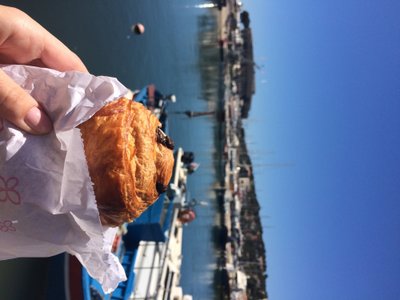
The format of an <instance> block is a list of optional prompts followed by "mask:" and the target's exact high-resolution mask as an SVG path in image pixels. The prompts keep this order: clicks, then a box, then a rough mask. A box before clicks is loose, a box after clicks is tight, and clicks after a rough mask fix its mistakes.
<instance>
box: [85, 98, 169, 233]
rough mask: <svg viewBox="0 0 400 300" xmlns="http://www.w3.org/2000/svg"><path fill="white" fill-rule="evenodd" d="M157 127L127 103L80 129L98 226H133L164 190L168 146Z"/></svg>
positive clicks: (134, 104)
mask: <svg viewBox="0 0 400 300" xmlns="http://www.w3.org/2000/svg"><path fill="white" fill-rule="evenodd" d="M160 127H161V123H160V122H159V120H158V119H157V117H156V116H155V115H153V114H152V113H151V112H150V111H149V110H148V109H147V108H145V107H144V106H143V105H142V104H140V103H137V102H133V101H131V100H128V99H126V98H120V99H118V100H116V101H113V102H111V103H109V104H107V105H106V106H104V107H103V108H102V109H100V110H99V111H98V112H97V113H96V114H95V115H94V116H93V117H92V118H90V119H89V120H88V121H86V122H84V123H82V124H81V125H79V128H80V130H81V132H82V138H83V143H84V149H85V155H86V159H87V163H88V167H89V174H90V177H91V179H92V182H93V188H94V193H95V196H96V201H97V207H98V209H99V213H100V220H101V222H102V224H103V225H109V226H118V225H120V224H122V223H124V222H130V221H132V220H133V219H135V218H137V217H138V216H139V215H140V214H141V213H142V212H143V211H144V210H145V209H146V208H147V207H149V206H150V205H151V204H153V202H154V201H155V200H156V199H157V198H158V196H159V194H160V193H162V192H164V191H165V190H166V188H167V186H168V184H169V181H170V179H171V176H172V169H173V165H174V158H173V142H172V140H171V139H170V138H169V137H168V136H166V135H165V134H164V133H163V132H162V131H161V129H160Z"/></svg>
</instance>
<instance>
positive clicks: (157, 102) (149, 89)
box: [132, 84, 176, 131]
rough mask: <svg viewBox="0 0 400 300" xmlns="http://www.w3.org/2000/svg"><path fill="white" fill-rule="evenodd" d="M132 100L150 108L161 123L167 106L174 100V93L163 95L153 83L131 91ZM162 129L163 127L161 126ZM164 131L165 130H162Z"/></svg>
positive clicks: (165, 116) (163, 120)
mask: <svg viewBox="0 0 400 300" xmlns="http://www.w3.org/2000/svg"><path fill="white" fill-rule="evenodd" d="M132 100H134V101H136V102H140V103H142V104H143V105H145V106H146V107H147V108H148V109H150V110H151V111H152V112H153V113H154V114H155V115H156V116H157V117H158V119H159V120H160V122H161V123H162V124H163V123H164V122H165V121H166V119H167V112H166V109H167V106H168V104H169V103H175V102H176V96H175V94H167V95H164V94H163V93H161V92H160V91H159V90H158V89H156V86H155V85H154V84H149V85H147V86H145V87H143V88H142V89H141V90H136V91H134V92H132ZM162 129H163V130H164V128H162ZM164 131H165V130H164Z"/></svg>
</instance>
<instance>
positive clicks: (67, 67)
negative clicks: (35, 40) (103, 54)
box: [40, 29, 88, 72]
mask: <svg viewBox="0 0 400 300" xmlns="http://www.w3.org/2000/svg"><path fill="white" fill-rule="evenodd" d="M43 30H45V29H43ZM40 59H41V61H42V62H43V63H44V64H45V65H46V66H47V67H48V68H51V69H55V70H58V71H81V72H88V70H87V68H86V66H85V65H84V64H83V62H82V61H81V59H80V58H79V57H78V56H77V55H76V54H75V53H74V52H72V51H71V50H70V49H69V48H68V47H67V46H65V45H64V44H63V43H62V42H61V41H60V40H58V39H57V38H56V37H55V36H53V35H52V34H51V33H48V34H46V35H45V40H44V49H43V51H42V54H41V57H40Z"/></svg>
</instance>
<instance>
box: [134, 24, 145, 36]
mask: <svg viewBox="0 0 400 300" xmlns="http://www.w3.org/2000/svg"><path fill="white" fill-rule="evenodd" d="M132 31H133V32H134V33H136V34H143V33H144V25H143V24H141V23H136V24H135V25H132Z"/></svg>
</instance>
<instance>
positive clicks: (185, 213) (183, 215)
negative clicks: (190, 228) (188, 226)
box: [178, 208, 196, 224]
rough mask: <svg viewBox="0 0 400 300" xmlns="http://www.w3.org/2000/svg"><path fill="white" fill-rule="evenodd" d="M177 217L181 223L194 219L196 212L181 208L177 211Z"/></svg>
mask: <svg viewBox="0 0 400 300" xmlns="http://www.w3.org/2000/svg"><path fill="white" fill-rule="evenodd" d="M178 219H179V221H181V223H182V224H185V223H190V222H192V221H193V220H194V219H196V213H195V212H194V211H193V210H192V209H190V208H187V209H183V210H181V211H180V212H179V213H178Z"/></svg>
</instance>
